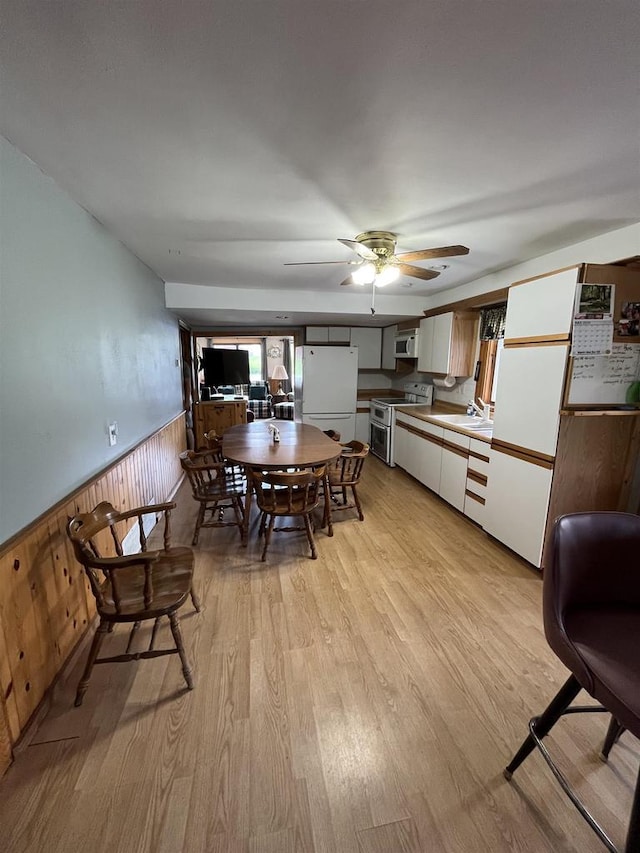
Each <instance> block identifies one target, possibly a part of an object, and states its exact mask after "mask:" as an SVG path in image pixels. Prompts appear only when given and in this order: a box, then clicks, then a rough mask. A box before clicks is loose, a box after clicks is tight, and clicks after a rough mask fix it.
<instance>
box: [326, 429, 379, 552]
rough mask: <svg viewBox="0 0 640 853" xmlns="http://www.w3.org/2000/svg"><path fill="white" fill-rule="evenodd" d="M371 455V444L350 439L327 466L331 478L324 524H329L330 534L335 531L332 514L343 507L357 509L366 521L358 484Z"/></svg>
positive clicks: (329, 478) (361, 517)
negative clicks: (349, 491) (349, 490)
mask: <svg viewBox="0 0 640 853" xmlns="http://www.w3.org/2000/svg"><path fill="white" fill-rule="evenodd" d="M368 455H369V445H368V444H364V443H363V442H362V441H349V442H347V443H346V444H343V445H342V453H341V454H340V456H338V458H337V459H334V461H333V462H331V463H330V464H329V465H328V466H327V477H328V480H329V499H328V500H327V501H325V508H324V517H323V520H322V526H323V527H325V526H326V525H327V524H328V525H329V535H330V536H331V535H332V533H333V530H332V524H331V514H332V513H334V512H338V511H339V510H343V509H356V510H357V511H358V518H359V519H360V521H364V513H363V512H362V505H361V503H360V498H359V497H358V484H359V483H360V478H361V476H362V468H363V466H364V460H365V459H366V457H367V456H368ZM347 489H351V493H352V495H353V501H352V502H350V501H349V500H348V498H347Z"/></svg>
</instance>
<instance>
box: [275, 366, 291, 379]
mask: <svg viewBox="0 0 640 853" xmlns="http://www.w3.org/2000/svg"><path fill="white" fill-rule="evenodd" d="M271 378H272V379H288V378H289V374H288V373H287V371H286V369H285V366H284V364H276V366H275V367H274V368H273V371H272V373H271Z"/></svg>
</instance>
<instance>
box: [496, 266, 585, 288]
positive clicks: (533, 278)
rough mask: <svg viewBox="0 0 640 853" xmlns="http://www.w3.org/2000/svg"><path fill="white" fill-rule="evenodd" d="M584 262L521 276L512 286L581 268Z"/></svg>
mask: <svg viewBox="0 0 640 853" xmlns="http://www.w3.org/2000/svg"><path fill="white" fill-rule="evenodd" d="M581 269H582V264H571V265H570V266H568V267H560V269H557V270H550V271H549V272H543V273H540V275H532V276H531V278H521V279H520V280H519V281H514V282H513V284H512V285H511V287H518V285H520V284H529V282H530V281H538V279H541V278H549V276H550V275H557V274H558V273H559V272H566V271H567V270H581Z"/></svg>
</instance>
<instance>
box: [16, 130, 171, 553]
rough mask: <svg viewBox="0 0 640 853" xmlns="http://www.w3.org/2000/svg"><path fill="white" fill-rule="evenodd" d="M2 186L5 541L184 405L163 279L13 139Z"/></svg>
mask: <svg viewBox="0 0 640 853" xmlns="http://www.w3.org/2000/svg"><path fill="white" fill-rule="evenodd" d="M0 182H1V185H0V193H1V196H0V542H2V541H4V540H6V539H7V538H8V537H9V536H11V535H12V534H13V533H15V532H16V531H17V530H19V529H20V528H22V527H24V526H25V525H26V524H28V523H29V522H30V521H32V520H33V519H34V518H36V517H37V516H38V515H39V514H40V513H42V512H43V511H45V510H46V509H47V508H48V507H50V506H51V505H52V504H54V503H55V502H56V501H58V500H59V499H60V498H62V497H64V496H65V495H66V494H68V493H69V492H70V491H71V490H72V489H74V488H75V487H77V486H78V485H80V484H81V483H82V482H84V481H85V480H86V479H88V478H89V477H90V476H91V475H92V474H95V473H96V472H97V471H99V470H100V469H101V468H104V467H105V466H106V465H107V464H108V463H109V462H110V461H112V460H113V459H115V458H116V457H118V456H120V455H121V454H122V453H123V452H124V451H126V450H127V449H128V448H130V447H132V446H133V445H135V444H137V443H138V442H139V441H140V440H141V439H143V438H145V437H146V436H147V435H149V434H150V433H152V432H153V431H154V430H156V429H157V428H159V427H160V426H162V425H163V424H164V423H166V422H167V421H168V420H170V419H171V418H172V417H173V416H174V415H176V414H177V413H178V412H180V411H181V409H182V400H181V390H180V389H181V386H180V369H179V367H178V366H176V360H177V359H178V358H179V339H178V325H177V320H176V318H175V317H174V316H173V315H172V314H171V313H170V312H169V311H167V310H166V309H165V307H164V287H163V283H162V281H161V280H160V279H159V278H157V276H156V275H154V273H152V272H151V271H150V270H149V269H148V267H146V266H145V265H144V264H143V263H141V262H140V261H139V260H138V259H137V258H136V257H135V256H134V255H132V254H131V252H130V251H129V250H128V249H126V248H125V247H124V246H123V245H122V243H120V242H119V241H118V240H116V239H115V238H114V237H112V236H111V235H110V234H109V233H108V232H107V231H106V229H105V228H104V227H103V226H102V225H100V224H99V223H98V222H97V221H96V220H95V219H94V218H93V217H92V216H90V215H89V214H88V213H87V212H86V211H85V210H83V209H82V208H81V207H80V206H79V205H77V204H75V202H73V201H72V200H71V199H70V198H69V197H68V196H67V195H66V194H65V193H64V192H62V191H61V190H60V188H59V187H57V186H56V184H55V183H54V182H53V181H52V180H51V179H49V178H48V177H47V176H46V175H44V174H43V173H42V172H41V171H40V170H39V169H38V167H37V166H36V165H35V164H34V163H32V162H31V161H30V160H29V159H28V158H27V157H25V156H24V155H22V154H21V153H20V152H19V151H17V150H16V149H15V148H14V147H13V146H12V145H10V144H9V143H8V142H7V141H6V140H4V139H3V138H2V137H0ZM110 421H117V423H118V427H119V433H120V434H119V437H118V443H117V445H116V446H115V447H110V446H109V444H108V440H107V424H108V423H109V422H110Z"/></svg>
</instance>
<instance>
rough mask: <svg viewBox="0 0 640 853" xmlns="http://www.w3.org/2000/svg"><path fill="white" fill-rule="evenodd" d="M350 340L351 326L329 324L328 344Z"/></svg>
mask: <svg viewBox="0 0 640 853" xmlns="http://www.w3.org/2000/svg"><path fill="white" fill-rule="evenodd" d="M350 341H351V328H350V327H349V326H329V343H330V344H348V343H349V342H350Z"/></svg>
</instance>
